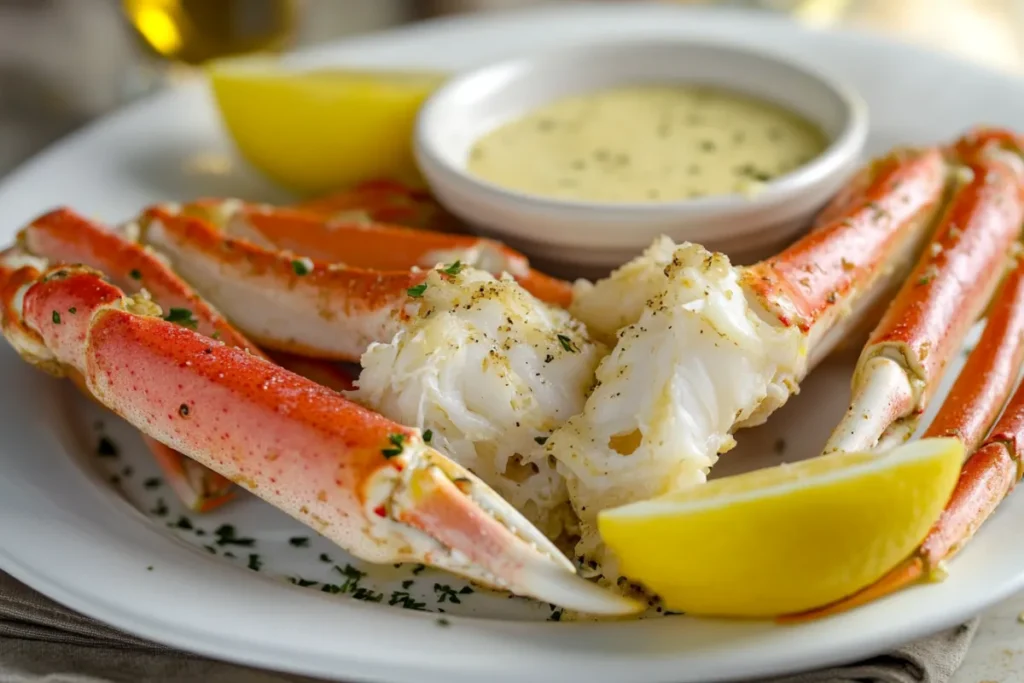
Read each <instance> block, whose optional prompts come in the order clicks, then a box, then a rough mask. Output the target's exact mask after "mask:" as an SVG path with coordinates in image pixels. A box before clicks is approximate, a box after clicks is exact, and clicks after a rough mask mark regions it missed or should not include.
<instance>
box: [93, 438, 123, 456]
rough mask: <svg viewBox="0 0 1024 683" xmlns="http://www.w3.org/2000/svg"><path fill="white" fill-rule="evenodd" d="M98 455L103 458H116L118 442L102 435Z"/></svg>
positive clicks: (97, 450)
mask: <svg viewBox="0 0 1024 683" xmlns="http://www.w3.org/2000/svg"><path fill="white" fill-rule="evenodd" d="M96 455H98V456H100V457H101V458H116V457H117V456H118V450H117V444H115V443H114V442H113V441H111V440H110V439H109V438H107V437H105V436H101V437H100V441H99V443H98V444H97V445H96Z"/></svg>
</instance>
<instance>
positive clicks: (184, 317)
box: [164, 308, 199, 330]
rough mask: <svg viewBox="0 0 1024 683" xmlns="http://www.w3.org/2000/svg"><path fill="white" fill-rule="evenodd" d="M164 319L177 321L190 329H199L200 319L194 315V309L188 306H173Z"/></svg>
mask: <svg viewBox="0 0 1024 683" xmlns="http://www.w3.org/2000/svg"><path fill="white" fill-rule="evenodd" d="M164 320H166V321H167V322H169V323H175V324H177V325H181V326H182V327H187V328H188V329H190V330H195V329H198V327H199V321H198V320H196V319H195V318H194V317H193V316H192V311H190V310H189V309H187V308H172V309H170V310H169V311H168V312H167V315H165V316H164Z"/></svg>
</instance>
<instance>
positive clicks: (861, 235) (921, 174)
mask: <svg viewBox="0 0 1024 683" xmlns="http://www.w3.org/2000/svg"><path fill="white" fill-rule="evenodd" d="M946 177H947V165H946V163H945V161H944V159H943V157H942V155H941V153H940V152H939V150H938V149H934V148H928V149H921V150H897V151H895V152H893V153H891V154H890V155H888V156H887V157H885V158H883V159H880V160H879V161H877V162H875V163H874V164H873V165H872V166H871V167H869V169H868V170H866V171H864V172H863V173H862V175H861V176H859V177H858V179H857V180H856V181H855V184H856V186H857V187H856V189H855V190H851V191H850V194H849V195H843V196H842V197H840V198H839V200H838V201H837V202H836V203H835V204H834V207H833V208H828V209H826V211H825V214H824V216H825V217H826V218H828V219H830V220H827V221H821V222H820V223H819V225H818V227H817V228H816V229H814V230H813V231H811V232H810V233H808V234H807V235H805V236H804V237H803V238H802V239H800V240H798V241H797V242H795V243H794V244H793V245H791V246H790V247H788V248H787V249H785V250H784V251H782V252H781V253H780V254H778V255H776V256H774V257H772V258H769V259H767V260H765V261H762V262H761V263H758V264H755V265H753V266H751V267H749V268H746V269H744V273H743V284H744V286H745V288H746V290H747V291H748V292H749V293H750V294H751V296H752V297H753V298H754V299H755V300H756V301H758V302H760V304H761V306H762V307H763V308H764V309H765V310H766V311H767V312H768V313H769V314H771V315H772V316H774V317H775V318H777V319H778V320H779V322H780V323H781V324H782V325H785V326H790V325H795V326H797V327H799V329H800V330H802V331H803V332H805V333H806V334H807V335H808V336H809V346H810V348H811V355H812V357H814V358H815V359H817V358H820V357H821V356H823V355H825V354H826V353H827V351H828V350H829V348H831V346H832V345H833V344H834V343H835V341H837V340H838V339H839V338H841V336H842V335H843V334H844V333H845V325H841V324H837V323H838V322H839V318H841V317H843V316H844V315H847V314H848V313H849V311H850V310H851V309H858V310H863V309H864V308H866V304H867V303H869V301H870V299H871V292H877V291H879V290H880V289H884V288H879V287H878V280H879V279H883V278H891V277H893V276H894V275H899V274H901V273H902V270H903V269H902V264H903V263H909V262H910V260H911V259H912V258H913V255H914V254H916V253H917V251H918V249H919V247H920V245H921V243H922V242H923V240H924V238H925V237H926V235H927V230H928V228H929V227H930V226H931V224H932V222H933V219H934V218H935V216H936V215H937V213H938V211H939V209H940V208H941V206H942V204H943V199H944V195H945V185H946ZM856 317H857V316H856V315H854V316H850V318H851V319H856ZM811 365H812V366H813V365H814V361H813V360H812V362H811Z"/></svg>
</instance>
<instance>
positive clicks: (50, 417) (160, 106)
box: [0, 4, 1024, 683]
mask: <svg viewBox="0 0 1024 683" xmlns="http://www.w3.org/2000/svg"><path fill="white" fill-rule="evenodd" d="M601 34H607V35H615V36H616V37H619V38H630V37H640V36H659V37H666V36H681V35H691V36H701V37H705V38H707V37H722V38H727V39H729V38H731V39H733V40H746V41H748V42H750V43H756V44H757V45H758V46H761V47H764V48H766V49H774V50H777V51H778V52H779V53H782V54H783V55H788V56H791V57H795V58H798V59H800V58H803V59H810V60H812V61H813V62H814V63H815V64H816V65H817V66H818V67H819V68H822V69H830V70H834V71H835V73H837V74H839V75H840V76H843V77H845V78H846V79H847V80H849V81H850V82H852V83H853V84H854V85H855V86H856V87H858V88H859V89H860V90H861V92H862V94H863V95H864V97H865V98H866V99H867V101H868V103H869V105H870V107H871V117H872V121H873V124H874V128H873V130H872V135H871V140H870V143H869V149H870V150H871V151H880V150H883V149H885V148H888V147H890V146H892V145H894V144H897V143H916V142H926V141H937V140H943V139H949V138H951V137H953V136H955V135H956V134H958V133H959V132H961V131H962V129H964V128H965V127H967V126H969V125H971V124H974V123H977V122H989V123H994V124H1003V125H1012V124H1015V123H1016V124H1018V125H1019V124H1020V122H1022V121H1024V88H1022V87H1021V83H1020V82H1018V81H1016V80H1012V79H1010V78H1008V77H1006V76H1002V75H999V74H996V73H992V72H989V71H986V70H983V69H980V68H977V67H973V66H969V65H966V64H963V63H960V62H958V61H955V60H953V59H950V58H947V57H944V56H939V55H935V54H930V53H926V52H921V51H918V50H915V49H911V48H908V47H901V46H899V45H895V44H891V43H888V42H884V41H882V40H879V39H877V38H873V37H869V36H862V35H852V34H820V33H813V32H806V31H804V30H801V29H799V28H797V27H795V26H791V25H790V24H788V23H785V22H784V21H781V20H777V19H773V18H769V17H759V16H754V15H749V16H748V15H742V14H733V13H730V12H720V11H701V12H688V13H687V12H686V11H684V10H679V9H677V8H672V7H668V6H636V5H632V4H631V5H630V6H608V5H595V6H579V5H576V6H568V7H563V8H558V9H549V10H544V11H531V12H523V13H516V14H512V15H505V16H493V15H492V16H489V17H488V16H485V17H472V18H462V19H456V20H453V21H446V22H438V23H434V24H428V25H423V26H419V27H414V28H410V29H406V30H402V31H395V32H391V33H387V34H382V35H379V36H373V37H369V38H366V39H361V40H357V41H353V42H349V43H346V44H343V45H338V46H335V47H331V48H329V49H325V50H321V51H318V52H317V53H315V54H313V55H312V56H311V57H310V59H311V60H312V61H316V62H319V63H342V62H346V63H349V64H381V65H396V66H408V65H416V66H420V67H439V68H465V67H470V66H474V65H477V64H480V63H483V62H487V61H492V60H496V59H499V58H504V57H510V56H514V55H516V54H522V53H523V52H525V51H528V50H532V49H538V48H552V47H556V46H559V45H565V44H569V43H574V42H582V41H588V40H593V39H594V38H596V37H598V36H599V35H601ZM225 149H226V143H225V140H224V139H223V136H222V135H221V133H220V132H219V130H218V126H217V124H216V119H215V115H214V112H213V110H212V108H211V106H210V103H209V101H208V98H207V97H206V95H205V93H204V92H203V91H202V90H201V89H199V88H194V89H192V88H190V89H185V90H183V91H180V92H173V93H166V94H163V95H160V96H158V97H156V98H154V99H151V100H148V101H146V102H143V103H141V104H138V105H136V106H134V107H131V108H129V109H127V110H125V111H123V112H121V113H119V114H116V115H115V116H112V117H110V118H108V119H106V120H104V121H102V122H100V123H98V124H97V125H95V126H92V127H90V128H89V129H88V130H86V131H84V132H82V133H80V134H78V135H76V136H74V137H73V138H71V139H69V140H67V141H65V142H63V143H61V144H60V145H58V146H57V147H55V148H53V149H51V150H50V151H48V152H46V153H45V154H43V155H41V156H40V157H38V158H37V159H35V160H34V161H33V162H32V163H30V164H28V165H27V166H26V167H25V168H23V169H22V170H21V171H19V172H18V173H16V174H15V175H13V176H12V177H10V178H9V179H7V181H6V182H5V183H4V184H3V186H2V187H0V240H3V241H5V242H6V241H7V240H8V239H9V238H10V237H11V235H13V233H14V231H15V230H16V228H17V227H18V226H19V225H20V224H22V223H23V222H25V221H27V220H29V219H30V218H32V217H33V216H34V215H36V214H37V213H39V212H41V211H43V210H45V209H47V208H49V207H51V206H53V205H54V204H58V203H64V204H70V205H72V206H74V207H76V208H78V209H80V210H83V211H85V212H87V213H91V214H95V215H97V216H99V217H101V218H105V219H109V220H120V219H123V218H125V217H127V216H130V215H132V214H133V213H134V212H135V211H137V210H138V209H139V208H140V207H141V206H143V205H144V204H146V203H149V202H155V201H160V200H168V199H186V198H190V197H194V196H197V195H236V196H242V197H249V198H254V199H267V200H274V199H276V198H278V195H277V194H276V193H275V192H274V191H273V190H272V189H271V188H269V187H267V186H266V185H265V184H263V183H262V182H260V181H259V180H257V179H255V178H254V177H253V176H252V175H250V174H247V173H245V172H242V171H239V170H235V171H232V172H230V173H227V174H214V173H212V172H210V171H208V170H207V171H204V170H203V168H204V167H203V166H202V164H197V163H195V162H196V159H197V156H198V155H203V154H206V155H209V154H213V153H221V152H223V151H224V150H225ZM205 168H210V167H209V165H207V166H206V167H205ZM254 305H256V304H255V302H254ZM0 378H2V379H0V434H2V436H3V438H2V441H0V462H2V468H3V469H2V477H0V567H2V568H3V569H4V570H6V571H8V572H10V573H12V574H14V575H15V576H16V577H18V578H19V579H21V580H23V581H25V582H26V583H28V584H30V585H32V586H34V587H35V588H37V589H39V590H41V591H42V592H44V593H46V594H48V595H50V596H52V597H53V598H55V599H56V600H58V601H60V602H62V603H64V604H67V605H69V606H71V607H73V608H75V609H78V610H80V611H82V612H84V613H86V614H89V615H92V616H94V617H97V618H99V619H102V620H105V621H107V622H110V623H112V624H115V625H117V626H120V627H122V628H124V629H126V630H129V631H132V632H134V633H138V634H140V635H142V636H146V637H149V638H152V639H155V640H158V641H161V642H164V643H168V644H171V645H175V646H179V647H182V648H185V649H188V650H192V651H194V652H199V653H203V654H207V655H211V656H214V657H219V658H223V659H229V660H234V661H238V662H244V663H248V664H253V665H258V666H264V667H270V668H277V669H281V670H288V671H293V672H300V673H307V674H314V675H321V676H327V677H337V678H344V679H346V680H359V679H363V680H381V681H402V682H404V681H408V682H410V683H411V682H413V681H415V682H416V683H431V682H434V681H438V682H439V681H445V682H450V683H457V682H459V681H479V680H488V681H512V680H524V679H527V678H529V679H532V680H547V679H555V678H562V679H565V678H566V677H568V676H571V677H573V678H579V679H583V680H588V681H592V682H593V683H601V682H603V681H613V680H627V679H628V680H630V681H637V682H643V681H652V682H653V681H673V682H675V683H680V682H683V681H712V680H721V679H731V678H740V677H744V676H754V675H769V674H775V673H780V672H786V671H794V670H798V669H807V668H813V667H818V666H822V665H826V664H831V663H836V662H843V661H849V660H851V659H854V658H857V657H861V656H865V655H870V654H874V653H877V652H880V651H882V650H884V649H885V648H887V647H890V646H892V645H894V644H896V643H898V642H902V641H906V640H908V639H912V638H916V637H918V636H922V635H925V634H927V633H929V632H933V631H936V630H939V629H942V628H945V627H948V626H951V625H954V624H956V623H958V622H960V621H962V620H964V619H966V618H968V617H970V616H972V615H974V614H976V613H977V612H979V611H980V610H982V609H983V608H985V607H986V606H988V605H989V604H991V603H993V602H995V601H997V600H999V599H1001V598H1003V597H1005V596H1007V595H1009V594H1010V593H1012V592H1014V591H1015V590H1018V589H1020V588H1021V587H1024V544H1021V543H1020V542H1019V528H1020V523H1021V520H1024V498H1022V497H1021V496H1020V495H1015V496H1014V497H1013V498H1012V499H1011V500H1009V501H1008V502H1007V503H1006V504H1004V505H1003V506H1002V507H1001V508H1000V510H999V511H998V513H997V514H996V516H995V517H994V518H993V519H992V521H991V522H990V523H989V524H988V525H986V527H985V528H984V529H983V530H982V532H981V533H980V534H979V535H978V537H977V538H976V539H975V540H974V542H973V543H972V544H971V545H970V546H969V548H968V549H967V550H966V551H965V552H964V553H963V554H962V555H960V556H959V557H958V558H956V560H955V561H953V562H952V564H951V570H952V575H951V577H950V578H949V579H948V580H947V581H946V582H944V583H941V584H936V585H929V586H922V587H917V588H914V589H912V590H908V591H905V592H903V593H900V594H899V595H896V596H893V597H891V598H889V599H887V600H884V601H881V602H878V603H875V604H872V605H869V606H867V607H865V608H862V609H859V610H856V611H854V612H850V613H848V614H845V615H842V616H839V617H836V618H833V619H830V620H827V621H822V622H818V623H812V624H807V625H803V626H800V627H795V628H780V627H776V626H773V625H772V624H768V623H756V622H744V623H738V622H725V621H710V620H698V619H691V618H688V617H675V616H673V617H668V618H654V619H648V620H645V621H640V622H635V621H633V622H621V623H605V624H570V623H545V622H543V621H541V622H539V623H538V621H537V620H538V619H540V620H543V619H547V617H548V615H549V614H550V612H551V610H550V609H548V608H547V607H546V606H537V605H533V604H530V603H527V602H525V601H521V600H509V599H506V598H504V597H503V596H494V595H484V594H481V593H474V594H471V595H464V594H463V595H460V596H459V598H460V600H461V602H460V603H459V604H455V605H453V604H451V603H450V601H446V602H445V603H440V604H439V603H438V600H437V597H436V595H435V589H434V583H435V582H438V583H441V584H448V585H450V586H452V588H453V589H455V590H458V589H459V588H460V587H461V585H462V584H460V583H459V582H457V581H454V580H452V579H450V578H448V577H445V576H443V575H440V574H432V573H430V572H425V573H423V574H421V575H420V576H418V577H417V578H415V581H416V584H415V585H414V586H413V587H412V588H411V592H412V593H414V594H417V595H422V596H424V597H427V598H429V599H428V600H425V602H426V603H427V606H428V607H429V608H430V609H431V610H437V609H438V608H442V609H447V610H449V614H459V615H464V616H452V617H451V618H450V625H448V626H444V625H441V624H439V623H438V615H437V614H421V613H418V612H414V611H410V610H403V609H399V608H397V607H393V608H388V607H387V606H386V605H376V604H366V603H362V602H358V601H356V600H352V599H349V598H346V597H345V596H335V595H328V594H326V593H323V592H320V591H318V590H315V589H313V588H298V587H295V586H291V585H288V584H287V583H286V582H285V581H284V580H283V577H284V576H288V575H291V576H301V577H304V578H308V579H315V580H320V581H329V580H331V576H332V573H333V570H331V566H332V565H330V564H328V563H322V562H320V561H319V560H318V559H317V558H318V555H319V553H321V552H329V553H330V554H331V557H332V559H333V560H334V561H335V563H339V562H340V563H342V564H343V563H344V561H345V560H344V559H343V555H342V553H340V552H338V551H335V550H329V549H328V546H327V544H326V543H324V542H323V541H322V539H313V540H312V541H311V546H310V547H309V548H292V547H291V546H290V545H289V544H288V539H289V538H290V537H292V536H312V534H311V533H310V532H308V531H307V530H305V529H303V528H302V527H300V526H299V525H298V524H297V523H295V522H293V521H291V520H290V519H288V518H286V517H284V515H281V514H277V513H276V512H275V511H274V510H273V509H271V508H269V507H268V506H266V505H263V504H261V503H259V502H257V501H255V500H244V501H242V502H241V503H240V504H237V505H234V506H232V507H231V508H230V509H228V510H225V511H223V512H220V513H217V514H215V515H213V516H212V517H211V518H210V519H209V520H205V519H204V520H203V521H202V522H201V526H202V527H203V528H204V529H206V530H211V529H213V528H214V527H216V526H217V525H219V524H221V523H225V522H230V523H233V524H234V525H235V526H236V527H237V529H238V532H239V534H241V535H245V536H251V537H254V538H256V539H257V548H256V552H258V553H259V554H260V556H261V558H262V560H263V562H264V567H263V571H261V572H259V573H255V572H252V571H249V570H248V569H246V565H247V562H248V558H247V555H248V553H249V552H250V551H249V550H248V549H245V548H236V549H235V552H236V554H237V555H238V557H237V558H236V559H234V560H232V559H229V558H225V557H223V552H224V550H226V549H227V548H223V547H222V548H219V549H216V550H217V555H216V556H214V555H211V554H209V553H207V551H205V550H203V548H202V546H203V545H204V543H209V541H210V540H211V536H210V534H207V535H206V536H197V535H196V534H195V532H194V531H187V530H182V529H177V528H175V529H168V528H167V527H166V526H165V523H164V522H165V521H167V520H168V519H170V520H176V519H177V514H178V512H177V511H176V510H171V511H170V516H169V517H164V518H161V517H157V518H155V519H154V518H152V517H151V516H150V515H148V514H147V512H146V511H147V510H150V509H151V508H152V507H153V506H154V505H155V499H156V498H157V496H160V495H164V496H165V498H166V500H167V502H168V504H170V502H171V501H170V498H169V497H167V496H166V492H165V491H163V490H162V489H157V490H148V489H146V488H145V487H144V485H143V481H144V479H146V478H147V477H149V476H151V475H152V474H155V470H154V468H153V466H152V465H151V464H149V462H148V460H147V457H146V454H145V452H144V450H143V449H142V447H141V443H140V441H139V440H138V438H137V437H136V436H134V435H133V434H132V433H131V432H130V430H126V429H125V428H124V426H123V425H121V424H118V423H116V421H114V420H112V419H110V418H106V419H105V422H106V423H107V426H106V428H105V429H106V431H107V432H109V433H111V435H112V436H113V438H114V440H115V441H116V442H117V443H119V444H120V446H121V448H122V454H121V456H120V457H119V458H117V459H112V458H96V457H94V455H93V453H92V451H93V449H94V446H95V441H96V438H97V434H96V432H95V431H94V430H93V425H92V421H93V420H94V419H96V416H97V415H101V413H99V412H98V411H97V410H96V409H94V408H92V407H91V406H89V405H87V403H86V402H85V401H84V400H82V399H80V398H79V397H78V396H77V395H76V394H75V393H74V392H73V391H72V390H71V388H70V387H69V386H66V385H65V384H62V383H59V382H57V381H54V380H50V379H47V378H46V377H44V376H43V375H42V374H41V373H39V372H37V371H35V370H33V369H31V368H29V367H28V366H27V365H25V364H24V363H22V362H21V361H19V360H18V359H17V358H16V357H15V356H14V354H13V353H12V352H10V351H9V350H8V349H7V348H6V347H3V348H2V350H0ZM848 381H849V366H848V365H843V364H836V363H833V364H832V365H830V366H827V367H824V368H822V369H821V370H819V371H818V372H816V373H815V374H814V375H813V376H812V377H811V378H810V379H809V380H808V381H807V382H806V383H805V385H804V387H803V393H802V394H801V395H800V396H798V397H797V398H795V399H794V400H793V401H792V402H791V403H790V404H789V405H788V406H786V407H785V408H784V409H783V410H782V411H781V412H780V413H779V414H777V415H776V416H775V417H774V418H773V419H772V420H771V421H770V422H769V424H768V425H767V426H766V427H765V428H763V429H761V430H757V431H752V432H748V433H746V434H743V435H742V437H741V443H742V447H741V450H737V451H736V452H733V453H730V454H729V456H728V457H726V458H724V459H723V463H721V465H720V468H719V470H720V471H725V470H726V469H728V468H737V467H749V466H757V465H762V464H766V463H768V462H771V461H772V460H778V459H779V457H780V456H778V455H776V454H774V452H773V448H772V444H773V443H774V442H775V440H776V438H777V435H778V434H780V433H781V434H784V435H785V438H786V439H787V440H788V442H789V444H790V447H789V450H788V452H787V453H786V454H785V455H784V456H783V457H786V458H790V459H795V458H797V457H803V456H806V455H809V454H811V453H813V452H815V451H816V450H817V449H818V448H819V447H820V446H821V444H822V443H823V441H824V438H825V435H826V433H827V431H828V430H829V425H830V424H833V423H834V420H837V419H838V418H839V415H840V412H841V410H842V407H843V405H844V403H845V401H846V398H847V391H848ZM125 466H129V467H132V468H133V470H134V471H133V473H132V474H131V475H130V476H129V475H124V474H123V473H122V474H121V475H120V476H121V477H122V488H123V489H124V490H125V491H126V495H125V497H122V496H121V495H119V494H118V493H117V491H116V489H115V488H113V487H111V486H110V485H109V484H108V483H106V480H107V477H108V476H109V475H110V474H111V473H114V472H122V471H123V468H124V467H125ZM132 501H135V502H136V504H137V507H136V506H134V505H133V504H132ZM193 519H195V518H193ZM748 561H750V562H756V561H757V558H755V557H752V558H749V560H748ZM149 567H152V569H151V570H150V569H149ZM408 578H409V569H408V568H403V569H397V570H396V569H392V568H390V567H388V568H385V569H383V570H381V571H375V572H374V573H373V575H372V576H370V577H367V578H366V579H364V584H365V585H366V586H367V587H371V588H373V589H375V590H385V591H386V592H387V595H388V596H390V595H391V591H392V590H395V589H397V588H400V585H399V584H400V582H401V581H403V580H407V579H408ZM333 581H334V582H335V583H341V581H342V577H341V576H340V575H337V574H334V579H333ZM421 599H422V598H421Z"/></svg>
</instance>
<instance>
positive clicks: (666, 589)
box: [598, 438, 964, 617]
mask: <svg viewBox="0 0 1024 683" xmlns="http://www.w3.org/2000/svg"><path fill="white" fill-rule="evenodd" d="M963 457H964V448H963V445H962V444H961V443H960V441H958V440H957V439H949V438H935V439H924V440H921V441H916V442H912V443H908V444H904V445H901V446H899V447H897V448H894V449H892V450H890V451H887V452H883V453H836V454H832V455H826V456H822V457H819V458H813V459H810V460H805V461H803V462H799V463H795V464H787V465H780V466H778V467H772V468H768V469H763V470H757V471H754V472H749V473H746V474H740V475H736V476H732V477H725V478H722V479H718V480H712V481H710V482H708V483H707V484H704V485H702V486H698V487H695V488H693V489H690V490H687V491H683V492H678V493H672V494H669V495H665V496H662V497H659V498H655V499H652V500H648V501H643V502H639V503H633V504H630V505H624V506H622V507H618V508H612V509H609V510H605V511H603V512H602V513H601V514H600V516H599V518H598V528H599V531H600V533H601V537H602V539H603V540H604V542H605V543H606V544H607V545H608V547H609V548H610V549H611V550H612V551H613V552H614V553H615V555H616V556H617V557H618V559H619V560H620V562H621V565H620V569H621V571H622V573H623V574H624V575H625V576H627V577H628V578H630V579H632V580H635V581H639V582H640V583H642V584H644V585H646V586H647V587H648V588H650V589H651V590H653V591H655V592H656V593H657V594H658V595H660V596H661V598H662V599H663V600H664V601H665V605H666V606H667V607H668V608H669V609H671V610H675V611H680V612H687V613H690V614H696V615H705V616H737V617H766V616H775V615H779V614H788V613H792V612H799V611H803V610H806V609H810V608H813V607H819V606H822V605H826V604H828V603H831V602H833V601H835V600H838V599H840V598H843V597H845V596H847V595H849V594H851V593H853V592H855V591H857V590H859V589H860V588H863V587H864V586H866V585H868V584H870V583H872V582H873V581H875V580H877V579H879V578H880V577H881V576H882V575H883V574H885V573H886V572H887V571H888V570H889V569H890V568H892V567H893V566H894V565H896V564H897V563H898V562H899V561H901V560H903V559H904V558H905V557H907V556H908V555H909V554H910V553H911V552H913V550H914V549H915V548H916V547H917V545H918V544H919V543H920V542H921V541H922V540H923V539H924V537H925V535H926V534H927V533H928V531H929V529H930V528H931V526H932V525H933V524H934V522H935V521H936V520H937V519H938V517H939V515H940V514H941V512H942V509H943V507H944V506H945V505H946V502H947V501H948V500H949V497H950V495H951V494H952V492H953V488H954V486H955V485H956V481H957V478H958V476H959V473H960V466H961V464H962V462H963Z"/></svg>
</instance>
